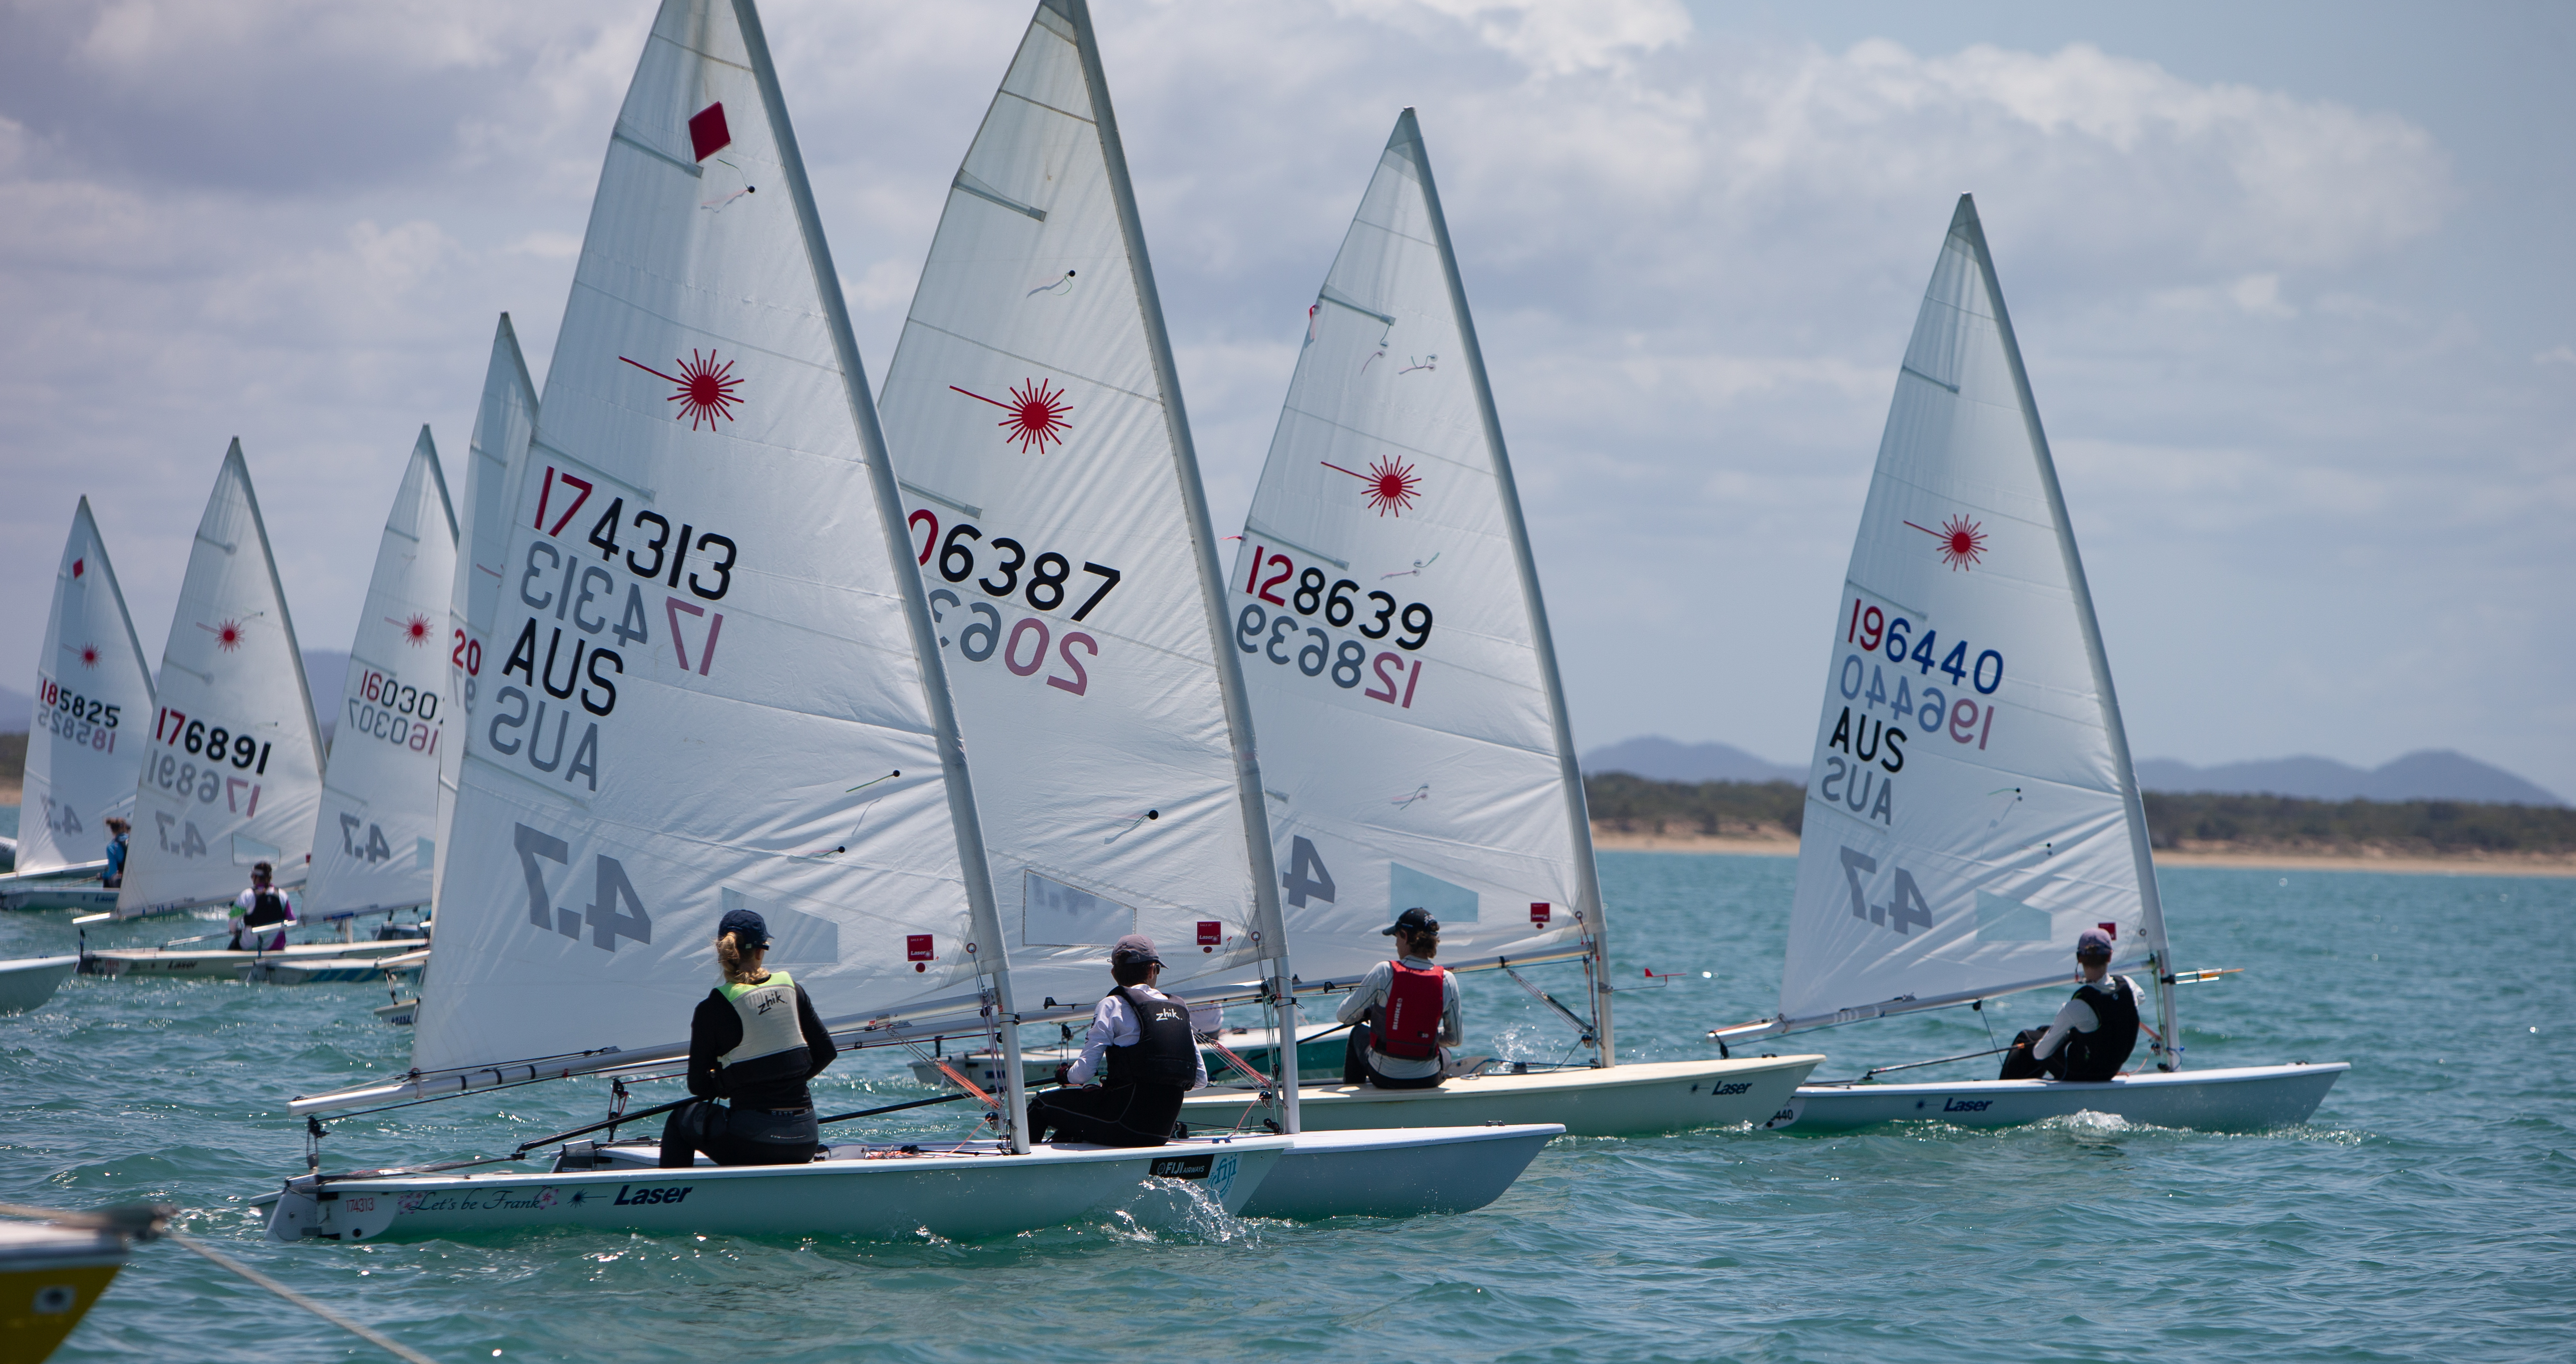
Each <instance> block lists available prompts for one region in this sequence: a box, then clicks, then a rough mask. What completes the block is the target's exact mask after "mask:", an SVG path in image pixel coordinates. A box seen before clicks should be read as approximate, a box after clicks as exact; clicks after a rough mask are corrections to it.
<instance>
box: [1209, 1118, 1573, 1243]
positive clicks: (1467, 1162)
mask: <svg viewBox="0 0 2576 1364" xmlns="http://www.w3.org/2000/svg"><path fill="white" fill-rule="evenodd" d="M1563 1135H1565V1128H1564V1127H1563V1126H1561V1125H1559V1124H1557V1123H1537V1124H1528V1125H1523V1126H1494V1127H1407V1128H1399V1129H1396V1130H1393V1131H1346V1132H1300V1133H1298V1134H1297V1135H1296V1136H1294V1137H1291V1138H1289V1141H1290V1142H1291V1143H1293V1144H1292V1145H1290V1147H1289V1148H1288V1152H1287V1154H1286V1155H1284V1156H1282V1157H1280V1160H1279V1166H1278V1168H1277V1169H1274V1170H1272V1171H1271V1172H1270V1175H1269V1177H1268V1178H1266V1179H1264V1180H1262V1181H1261V1186H1260V1187H1259V1188H1257V1189H1255V1190H1253V1193H1252V1197H1251V1198H1250V1199H1249V1200H1248V1201H1246V1202H1245V1204H1244V1205H1243V1215H1244V1216H1246V1217H1278V1218H1285V1219H1288V1220H1290V1221H1298V1222H1312V1221H1321V1220H1323V1219H1324V1218H1327V1217H1419V1216H1422V1215H1424V1214H1426V1213H1457V1212H1474V1211H1475V1210H1476V1209H1478V1208H1481V1207H1483V1206H1485V1205H1486V1204H1488V1203H1491V1202H1493V1201H1494V1200H1495V1199H1497V1198H1500V1197H1502V1196H1503V1191H1504V1190H1506V1189H1508V1188H1510V1187H1512V1182H1513V1181H1514V1180H1517V1179H1519V1178H1520V1177H1521V1172H1522V1171H1524V1170H1526V1169H1528V1168H1529V1163H1530V1162H1531V1161H1533V1160H1535V1159H1537V1158H1538V1153H1539V1148H1541V1147H1543V1146H1545V1145H1547V1144H1548V1143H1549V1142H1550V1141H1552V1140H1554V1139H1556V1138H1558V1137H1561V1136H1563Z"/></svg>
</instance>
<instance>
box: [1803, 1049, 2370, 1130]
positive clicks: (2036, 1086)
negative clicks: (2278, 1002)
mask: <svg viewBox="0 0 2576 1364" xmlns="http://www.w3.org/2000/svg"><path fill="white" fill-rule="evenodd" d="M2350 1069H2352V1067H2351V1066H2349V1065H2347V1064H2345V1063H2343V1062H2340V1061H2337V1062H2332V1063H2329V1064H2322V1065H2309V1064H2299V1065H2288V1066H2242V1067H2238V1068H2235V1069H2231V1070H2186V1071H2177V1072H2174V1073H2172V1074H2163V1073H2157V1072H2147V1073H2144V1074H2138V1075H2122V1076H2119V1077H2117V1078H2115V1079H2110V1080H2104V1081H2100V1082H2090V1083H2084V1082H2076V1081H2069V1080H1963V1081H1958V1082H1954V1083H1951V1084H1915V1085H1881V1084H1837V1085H1801V1086H1799V1088H1798V1090H1797V1092H1796V1093H1795V1094H1794V1095H1792V1096H1791V1097H1790V1099H1789V1102H1788V1103H1786V1104H1783V1105H1782V1106H1781V1109H1780V1111H1779V1112H1778V1113H1777V1114H1775V1115H1773V1117H1772V1119H1771V1121H1770V1122H1768V1123H1767V1124H1765V1125H1766V1126H1769V1127H1771V1128H1773V1129H1775V1130H1785V1131H1792V1132H1807V1133H1812V1132H1843V1131H1849V1130H1851V1129H1853V1128H1857V1127H1875V1126H1877V1125H1879V1124H1881V1123H1891V1122H1917V1121H1922V1122H1945V1123H1950V1124H1952V1125H1954V1126H1958V1127H2014V1126H2018V1125H2020V1124H2023V1123H2032V1122H2039V1121H2041V1120H2043V1119H2047V1118H2062V1117H2068V1116H2071V1115H2073V1114H2076V1113H2108V1114H2112V1115H2114V1116H2116V1117H2119V1118H2121V1119H2123V1120H2125V1121H2128V1122H2133V1123H2143V1124H2148V1125H2152V1126H2156V1127H2182V1128H2191V1129H2194V1130H2198V1131H2203V1132H2259V1131H2262V1130H2264V1129H2266V1128H2272V1127H2286V1126H2288V1125H2290V1124H2292V1123H2300V1122H2305V1121H2307V1120H2308V1116H2309V1115H2310V1114H2312V1113H2314V1112H2316V1111H2317V1105H2318V1104H2320V1103H2323V1102H2324V1101H2325V1097H2326V1091H2327V1090H2330V1089H2332V1088H2334V1082H2335V1080H2336V1078H2337V1077H2339V1076H2341V1075H2342V1074H2343V1073H2344V1072H2345V1071H2347V1070H2350Z"/></svg>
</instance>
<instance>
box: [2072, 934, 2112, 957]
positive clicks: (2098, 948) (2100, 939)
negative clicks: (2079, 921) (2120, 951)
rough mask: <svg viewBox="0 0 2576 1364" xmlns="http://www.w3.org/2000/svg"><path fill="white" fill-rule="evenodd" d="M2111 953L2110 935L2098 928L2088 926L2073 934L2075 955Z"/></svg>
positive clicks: (2096, 955) (2090, 955) (2106, 954)
mask: <svg viewBox="0 0 2576 1364" xmlns="http://www.w3.org/2000/svg"><path fill="white" fill-rule="evenodd" d="M2111 953H2112V947H2111V935H2110V934H2108V933H2105V932H2103V931H2102V930H2101V929H2098V928H2088V929H2085V930H2084V931H2083V932H2081V933H2078V934H2076V935H2075V955H2077V956H2079V957H2107V956H2110V955H2111Z"/></svg>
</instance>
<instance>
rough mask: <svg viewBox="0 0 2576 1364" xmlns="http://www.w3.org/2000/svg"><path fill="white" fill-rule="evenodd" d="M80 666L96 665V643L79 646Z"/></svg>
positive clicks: (89, 666)
mask: <svg viewBox="0 0 2576 1364" xmlns="http://www.w3.org/2000/svg"><path fill="white" fill-rule="evenodd" d="M81 666H82V667H84V668H95V667H97V666H98V646H97V645H95V644H84V645H82V646H81Z"/></svg>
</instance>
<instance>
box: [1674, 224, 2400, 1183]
mask: <svg viewBox="0 0 2576 1364" xmlns="http://www.w3.org/2000/svg"><path fill="white" fill-rule="evenodd" d="M1832 630H1833V647H1832V650H1831V652H1830V655H1829V661H1828V663H1827V665H1826V669H1825V700H1824V708H1823V713H1822V715H1821V716H1820V718H1819V720H1818V723H1817V728H1816V747H1815V757H1814V761H1813V767H1812V775H1811V776H1810V778H1809V781H1810V785H1809V787H1808V791H1807V806H1806V823H1805V829H1804V833H1803V835H1802V838H1801V840H1800V847H1799V854H1798V880H1797V889H1796V892H1795V898H1794V899H1793V901H1792V902H1791V905H1790V911H1789V946H1788V957H1787V963H1786V966H1785V968H1784V970H1783V971H1782V974H1781V981H1780V1008H1779V1012H1778V1013H1777V1014H1776V1015H1775V1016H1773V1017H1771V1018H1769V1019H1764V1020H1759V1021H1756V1022H1752V1023H1747V1024H1743V1025H1741V1026H1737V1027H1730V1028H1720V1029H1718V1030H1716V1031H1713V1032H1711V1033H1710V1034H1709V1036H1710V1037H1712V1038H1715V1039H1718V1040H1720V1041H1722V1042H1728V1043H1739V1044H1740V1043H1743V1042H1749V1041H1753V1040H1755V1039H1758V1038H1766V1037H1774V1036H1779V1035H1781V1034H1784V1033H1792V1032H1799V1031H1803V1030H1805V1029H1809V1028H1816V1027H1823V1026H1827V1025H1831V1024H1837V1023H1851V1022H1857V1021H1860V1020H1863V1019H1869V1018H1881V1017H1893V1016H1896V1015H1900V1014H1907V1013H1914V1012H1919V1011H1921V1010H1925V1009H1938V1008H1946V1007H1950V1006H1953V1005H1962V1004H1979V1003H1981V1002H1982V1001H1984V1000H1988V999H1993V998H1996V997H1998V996H2002V995H2009V994H2014V993H2017V992H2019V991H2024V990H2039V989H2047V988H2050V987H2056V988H2060V989H2066V988H2070V987H2071V986H2072V985H2073V984H2074V983H2075V975H2074V971H2073V956H2074V948H2075V942H2076V936H2077V934H2079V933H2080V932H2082V931H2084V930H2086V929H2089V928H2096V927H2099V928H2100V929H2102V930H2104V931H2106V932H2108V933H2109V934H2110V935H2111V936H2112V939H2113V942H2114V944H2115V946H2116V948H2117V956H2116V959H2115V960H2114V962H2113V965H2112V970H2113V972H2115V973H2121V972H2127V971H2136V972H2139V973H2141V976H2140V977H2139V979H2140V983H2141V984H2142V985H2148V986H2150V987H2151V993H2152V994H2153V996H2154V1000H2155V1008H2154V1013H2155V1022H2154V1023H2153V1024H2152V1025H2150V1026H2149V1027H2148V1028H2145V1029H2142V1032H2143V1033H2144V1034H2145V1036H2144V1037H2143V1038H2142V1041H2143V1042H2144V1044H2145V1046H2146V1048H2147V1051H2146V1055H2147V1056H2148V1057H2151V1058H2152V1060H2153V1063H2154V1068H2153V1069H2152V1070H2149V1069H2144V1068H2141V1069H2139V1070H2137V1071H2135V1072H2133V1073H2130V1074H2126V1075H2122V1076H2119V1077H2117V1078H2115V1079H2112V1080H2108V1081H2102V1082H2092V1083H2077V1082H2066V1081H2052V1080H1966V1081H1954V1082H1947V1083H1923V1084H1915V1083H1905V1084H1880V1083H1859V1082H1855V1083H1837V1084H1821V1085H1806V1086H1802V1087H1801V1088H1799V1089H1798V1091H1797V1092H1796V1094H1795V1095H1794V1096H1792V1098H1791V1099H1790V1101H1789V1102H1788V1103H1787V1104H1785V1105H1784V1106H1783V1107H1782V1109H1781V1111H1780V1112H1779V1113H1778V1114H1777V1115H1775V1117H1774V1118H1773V1120H1772V1122H1771V1123H1770V1124H1769V1125H1771V1126H1774V1127H1780V1128H1789V1129H1793V1130H1796V1131H1801V1132H1808V1131H1819V1130H1829V1129H1840V1128H1850V1127H1858V1126H1865V1125H1868V1124H1872V1123H1879V1122H1891V1121H1899V1120H1908V1119H1929V1120H1937V1121H1941V1122H1948V1123H1953V1124H1957V1125H1959V1126H1965V1127H2001V1126H2009V1125H2012V1124H2016V1123H2026V1122H2032V1121H2035V1120H2038V1119H2041V1118H2048V1117H2058V1116H2064V1115H2068V1114H2072V1113H2075V1112H2078V1111H2091V1112H2098V1113H2109V1114H2116V1115H2118V1116H2120V1117H2122V1118H2125V1119H2127V1120H2129V1121H2131V1122H2142V1123H2153V1124H2156V1125H2159V1126H2170V1127H2192V1128H2206V1129H2214V1130H2225V1131H2233V1130H2247V1129H2255V1128H2263V1127H2271V1126H2277V1125H2281V1124H2285V1123H2295V1122H2301V1121H2304V1120H2305V1119H2306V1118H2307V1117H2308V1115H2309V1114H2311V1113H2313V1112H2315V1111H2316V1107H2317V1105H2318V1104H2319V1103H2320V1102H2322V1101H2323V1100H2324V1098H2325V1094H2326V1091H2327V1090H2328V1089H2330V1088H2332V1087H2333V1085H2334V1082H2335V1079H2336V1077H2338V1076H2340V1075H2341V1074H2342V1073H2343V1072H2344V1071H2345V1070H2346V1069H2348V1068H2349V1067H2348V1066H2346V1065H2344V1064H2342V1063H2334V1064H2319V1065H2308V1064H2300V1065H2278V1066H2250V1067H2238V1068H2232V1069H2220V1070H2199V1071H2186V1070H2184V1069H2183V1046H2182V1033H2181V1031H2180V1029H2181V1020H2180V1019H2179V1017H2178V1016H2177V1015H2176V1013H2175V999H2174V995H2175V987H2176V986H2178V985H2183V984H2190V983H2195V982H2198V981H2202V980H2205V979H2209V978H2212V977H2214V976H2215V975H2217V974H2218V973H2217V972H2212V971H2183V970H2180V969H2178V968H2177V966H2176V963H2175V961H2174V957H2173V952H2172V948H2171V946H2170V945H2169V943H2168V942H2167V939H2166V935H2165V922H2164V910H2163V906H2162V903H2161V901H2160V899H2159V897H2158V895H2157V888H2156V875H2155V864H2154V861H2153V858H2152V856H2151V854H2150V851H2149V844H2148V838H2147V821H2146V812H2145V809H2144V807H2143V806H2142V805H2141V803H2140V801H2139V797H2138V779H2137V773H2136V771H2135V770H2134V768H2133V767H2132V766H2131V764H2130V761H2129V741H2128V735H2127V732H2126V731H2125V730H2124V729H2123V727H2122V725H2121V723H2120V705H2119V700H2118V698H2117V696H2116V695H2115V694H2114V693H2113V691H2112V688H2111V666H2110V662H2109V660H2108V658H2107V656H2106V655H2105V654H2104V652H2103V648H2102V633H2101V629H2100V627H2099V626H2098V625H2097V624H2096V622H2095V620H2094V616H2093V598H2092V593H2091V591H2090V589H2088V588H2087V586H2086V585H2085V578H2084V565H2083V562H2082V560H2081V559H2080V558H2078V557H2077V555H2076V552H2075V532H2074V529H2073V527H2072V526H2071V525H2070V524H2069V522H2068V520H2067V515H2066V499H2065V497H2064V495H2063V494H2062V493H2061V492H2060V490H2059V488H2058V483H2057V469H2056V465H2055V464H2054V463H2053V462H2052V461H2051V459H2050V458H2049V452H2048V439H2047V436H2046V435H2045V434H2044V433H2043V432H2042V431H2041V429H2040V421H2039V407H2038V404H2037V402H2036V401H2035V400H2034V399H2033V398H2032V396H2031V389H2030V379H2029V376H2028V374H2027V373H2026V372H2025V371H2024V370H2023V368H2022V360H2021V349H2020V346H2019V344H2018V343H2017V342H2016V341H2015V340H2014V338H2013V329H2012V320H2011V318H2010V316H2009V315H2008V314H2007V313H2006V312H2005V311H2004V298H2003V288H2002V286H2001V285H2000V284H1999V283H1998V282H1997V280H1996V276H1995V266H1994V257H1993V256H1992V255H1991V254H1990V253H1989V252H1988V250H1987V246H1986V237H1985V230H1984V228H1983V226H1982V225H1981V224H1980V223H1979V221H1978V218H1977V209H1976V203H1975V201H1974V200H1973V199H1972V198H1970V197H1969V196H1966V195H1961V196H1960V198H1959V206H1958V211H1957V212H1956V213H1955V214H1954V215H1953V216H1952V218H1951V220H1950V230H1949V235H1948V238H1947V240H1945V241H1944V242H1943V244H1942V248H1941V258H1940V262H1939V263H1938V264H1937V265H1936V266H1935V267H1934V269H1933V272H1932V283H1931V286H1930V288H1929V289H1927V290H1926V291H1925V294H1924V298H1923V308H1922V311H1921V312H1920V313H1919V314H1918V315H1917V316H1916V318H1915V323H1914V335H1913V339H1912V340H1911V341H1910V342H1909V343H1908V344H1907V346H1906V351H1905V360H1904V363H1903V364H1902V365H1901V366H1899V368H1898V372H1897V380H1896V396H1895V400H1894V402H1893V404H1892V405H1891V407H1890V409H1889V412H1888V419H1887V431H1886V434H1885V435H1884V436H1883V437H1882V438H1881V440H1880V443H1879V450H1878V467H1877V471H1876V473H1875V474H1874V475H1873V476H1872V478H1871V481H1870V488H1869V500H1868V503H1867V504H1866V506H1865V507H1864V508H1863V509H1862V512H1861V522H1860V534H1859V537H1858V539H1857V540H1856V542H1855V543H1854V544H1853V546H1852V557H1851V566H1850V569H1849V570H1848V572H1847V573H1846V574H1845V577H1844V588H1843V593H1842V596H1841V599H1840V600H1839V601H1838V602H1837V603H1836V606H1835V609H1834V620H1833V622H1832ZM2142 1002H2143V1001H2142ZM1979 1055H1981V1056H1982V1055H1988V1053H1979ZM1962 1059H1964V1058H1962ZM1918 1064H1928V1063H1918ZM1988 1064H1993V1063H1992V1062H1991V1061H1989V1062H1988ZM1891 1069H1893V1068H1891Z"/></svg>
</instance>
